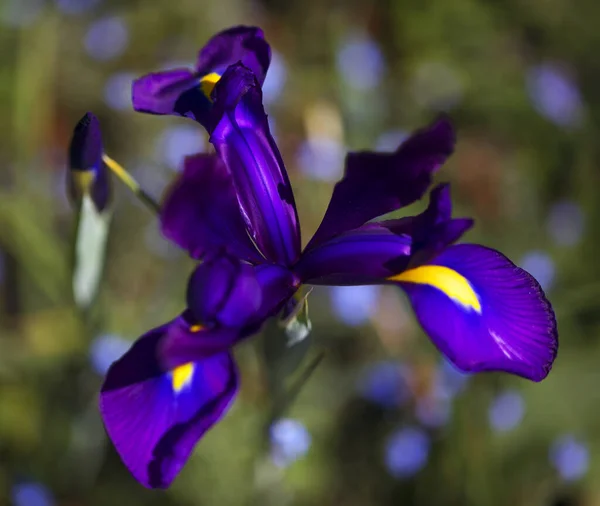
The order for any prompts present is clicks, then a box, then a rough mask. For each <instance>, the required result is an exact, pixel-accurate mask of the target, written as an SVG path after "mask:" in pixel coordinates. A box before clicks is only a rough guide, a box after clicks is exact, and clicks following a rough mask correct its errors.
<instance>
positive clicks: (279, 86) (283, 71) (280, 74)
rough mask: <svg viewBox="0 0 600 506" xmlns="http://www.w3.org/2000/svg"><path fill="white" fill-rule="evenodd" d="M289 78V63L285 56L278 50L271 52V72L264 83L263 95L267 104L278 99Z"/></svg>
mask: <svg viewBox="0 0 600 506" xmlns="http://www.w3.org/2000/svg"><path fill="white" fill-rule="evenodd" d="M286 80H287V65H286V63H285V60H284V59H283V56H281V55H280V54H279V53H278V52H277V51H273V52H272V53H271V64H270V65H269V72H267V77H266V78H265V82H264V83H263V86H262V90H263V97H264V102H265V103H266V104H272V103H274V102H276V101H277V99H278V98H279V96H280V95H281V92H282V91H283V88H284V86H285V82H286Z"/></svg>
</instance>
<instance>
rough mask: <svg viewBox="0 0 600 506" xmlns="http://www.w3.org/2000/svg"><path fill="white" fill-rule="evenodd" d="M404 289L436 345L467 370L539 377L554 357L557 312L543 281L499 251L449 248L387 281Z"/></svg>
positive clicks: (478, 248) (546, 369)
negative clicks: (555, 313)
mask: <svg viewBox="0 0 600 506" xmlns="http://www.w3.org/2000/svg"><path fill="white" fill-rule="evenodd" d="M390 280H392V281H396V282H398V283H399V284H400V286H401V287H402V288H403V289H404V290H405V291H406V293H407V294H408V297H409V299H410V301H411V303H412V305H413V308H414V310H415V313H416V315H417V318H418V320H419V322H420V323H421V325H422V326H423V328H424V329H425V331H426V332H427V333H428V334H429V336H430V337H431V339H432V340H433V342H434V344H435V345H436V346H437V347H438V348H439V349H440V350H441V351H442V353H444V354H445V355H446V356H447V357H448V358H449V359H450V360H451V361H452V362H453V363H454V364H455V365H456V366H457V367H458V368H460V369H462V370H464V371H470V372H477V371H505V372H509V373H513V374H516V375H518V376H522V377H524V378H528V379H531V380H533V381H541V380H542V379H544V378H545V377H546V376H547V375H548V373H549V371H550V369H551V367H552V363H553V362H554V359H555V357H556V352H557V349H558V334H557V327H556V320H555V316H554V312H553V310H552V307H551V305H550V303H549V302H548V300H547V299H546V297H545V295H544V292H543V291H542V289H541V287H540V285H539V284H538V282H537V281H536V280H535V279H534V278H533V277H532V276H531V275H530V274H528V273H527V272H526V271H524V270H523V269H520V268H519V267H517V266H516V265H514V264H513V263H512V262H511V261H510V260H508V259H507V258H506V257H505V256H504V255H502V254H501V253H499V252H497V251H495V250H492V249H489V248H485V247H483V246H477V245H472V244H461V245H457V246H452V247H450V248H448V249H447V250H446V251H444V252H443V253H442V254H440V255H439V256H437V257H436V258H435V260H434V261H432V262H431V263H430V264H429V265H427V266H420V267H417V268H415V269H409V270H407V271H405V272H403V273H401V274H399V275H397V276H394V277H392V278H390Z"/></svg>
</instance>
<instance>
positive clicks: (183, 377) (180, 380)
mask: <svg viewBox="0 0 600 506" xmlns="http://www.w3.org/2000/svg"><path fill="white" fill-rule="evenodd" d="M193 374H194V364H193V362H188V363H187V364H183V365H180V366H179V367H176V368H175V369H173V371H172V372H171V384H172V385H173V390H175V392H177V393H179V392H180V391H181V389H182V388H183V387H184V386H186V385H187V384H189V382H190V381H191V380H192V376H193Z"/></svg>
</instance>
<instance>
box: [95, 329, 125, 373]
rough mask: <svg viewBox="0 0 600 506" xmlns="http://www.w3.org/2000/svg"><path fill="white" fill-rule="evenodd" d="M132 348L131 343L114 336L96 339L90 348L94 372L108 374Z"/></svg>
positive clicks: (105, 335) (103, 336) (108, 335)
mask: <svg viewBox="0 0 600 506" xmlns="http://www.w3.org/2000/svg"><path fill="white" fill-rule="evenodd" d="M129 348H131V342H130V341H127V340H125V339H123V338H122V337H119V336H116V335H113V334H104V335H101V336H98V337H96V339H94V341H93V342H92V345H91V347H90V360H91V362H92V366H93V368H94V370H95V371H96V372H97V373H98V374H101V375H104V374H106V372H107V371H108V368H109V367H110V366H111V365H112V363H113V362H114V361H115V360H118V359H120V358H121V357H122V356H123V355H124V354H125V352H126V351H127V350H129Z"/></svg>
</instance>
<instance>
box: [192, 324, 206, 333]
mask: <svg viewBox="0 0 600 506" xmlns="http://www.w3.org/2000/svg"><path fill="white" fill-rule="evenodd" d="M203 329H204V327H203V326H202V325H192V326H191V327H190V332H200V331H201V330H203Z"/></svg>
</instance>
